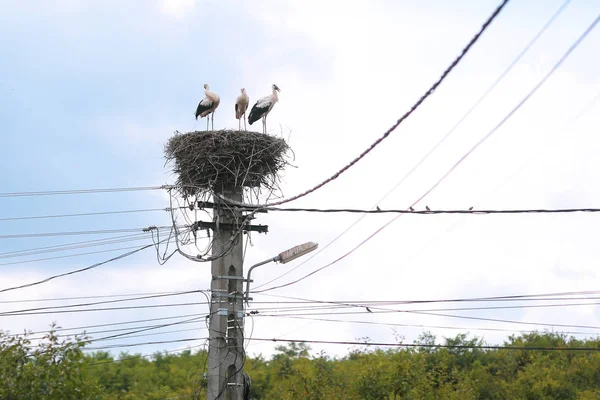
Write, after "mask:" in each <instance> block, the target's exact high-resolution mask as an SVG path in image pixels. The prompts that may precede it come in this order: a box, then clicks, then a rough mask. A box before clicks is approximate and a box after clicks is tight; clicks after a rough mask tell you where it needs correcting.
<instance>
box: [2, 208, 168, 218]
mask: <svg viewBox="0 0 600 400" xmlns="http://www.w3.org/2000/svg"><path fill="white" fill-rule="evenodd" d="M154 211H168V210H167V209H165V208H147V209H141V210H121V211H100V212H88V213H76V214H55V215H29V216H25V217H8V218H0V221H22V220H29V219H49V218H70V217H88V216H96V215H116V214H133V213H144V212H154Z"/></svg>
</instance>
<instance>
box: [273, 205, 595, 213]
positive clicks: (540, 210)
mask: <svg viewBox="0 0 600 400" xmlns="http://www.w3.org/2000/svg"><path fill="white" fill-rule="evenodd" d="M267 210H269V211H292V212H300V211H302V212H314V213H356V214H415V215H437V214H476V215H483V214H566V213H577V212H591V213H596V212H600V208H555V209H549V208H534V209H510V210H490V209H487V210H414V211H411V210H410V209H389V210H382V209H379V210H365V209H356V208H274V207H273V208H271V207H269V208H267Z"/></svg>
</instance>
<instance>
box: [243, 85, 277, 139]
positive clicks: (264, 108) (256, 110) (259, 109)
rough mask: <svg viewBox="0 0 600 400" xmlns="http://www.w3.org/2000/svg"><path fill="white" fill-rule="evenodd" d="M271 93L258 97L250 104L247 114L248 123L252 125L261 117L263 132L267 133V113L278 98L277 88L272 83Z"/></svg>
mask: <svg viewBox="0 0 600 400" xmlns="http://www.w3.org/2000/svg"><path fill="white" fill-rule="evenodd" d="M272 87H273V93H272V94H271V95H269V96H265V97H262V98H260V99H258V101H257V102H256V103H255V104H254V106H252V109H251V110H250V114H249V115H248V123H249V124H250V125H252V124H253V123H254V122H256V121H258V120H259V119H261V118H262V120H263V133H265V134H266V133H267V115H269V113H270V112H271V110H272V109H273V106H275V103H277V101H278V100H279V96H277V92H279V88H278V87H277V85H275V84H274V85H273V86H272Z"/></svg>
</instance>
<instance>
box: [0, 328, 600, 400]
mask: <svg viewBox="0 0 600 400" xmlns="http://www.w3.org/2000/svg"><path fill="white" fill-rule="evenodd" d="M435 343H436V338H435V337H434V336H433V335H431V334H429V333H425V334H423V335H422V336H421V337H420V338H419V339H418V340H417V341H416V344H417V346H416V347H411V348H392V349H385V350H384V349H377V348H372V347H369V346H361V347H356V348H352V349H349V352H348V355H347V356H345V357H343V358H331V357H329V356H327V355H326V354H324V353H321V354H312V353H311V350H310V348H309V347H308V346H306V345H305V344H303V343H289V344H288V345H286V346H280V347H278V348H277V353H276V354H275V355H274V356H273V357H271V358H269V359H265V358H264V357H262V356H258V357H254V358H249V359H248V360H247V361H246V365H245V370H246V373H247V374H248V375H249V376H250V377H251V379H252V391H251V393H252V396H251V398H252V399H264V400H267V399H268V400H271V399H272V400H288V399H289V400H291V399H307V400H312V399H314V400H323V399H332V400H335V399H340V400H341V399H344V400H355V399H356V400H358V399H361V400H383V399H390V400H391V399H411V400H412V399H415V400H417V399H419V400H421V399H423V400H426V399H427V400H428V399H432V400H433V399H449V400H452V399H457V400H458V399H460V400H468V399H499V400H500V399H515V400H517V399H523V400H529V399H561V400H569V399H573V400H592V399H599V398H600V351H594V350H589V349H587V350H580V351H573V350H571V351H565V350H563V351H540V350H535V351H528V350H506V349H502V350H485V349H481V348H477V347H478V346H480V345H482V344H483V342H482V341H481V340H480V339H477V338H475V339H468V338H467V336H466V335H464V334H460V335H458V336H456V337H454V338H444V339H442V340H441V342H437V343H438V344H440V343H441V344H443V345H448V346H452V347H450V348H440V347H431V345H432V344H435ZM31 344H32V343H31V341H30V339H28V338H27V337H23V336H18V337H11V336H9V335H7V334H3V333H1V332H0V398H1V399H9V400H12V399H26V400H27V399H61V400H68V399H108V400H113V399H114V400H116V399H120V400H131V399H155V400H158V399H167V398H173V397H179V398H188V399H203V398H205V397H206V395H205V390H206V381H205V379H204V377H203V372H205V371H206V368H207V363H206V361H207V360H206V352H205V351H204V350H200V351H196V352H192V351H191V350H187V351H183V352H179V353H177V354H167V353H156V354H155V355H154V356H153V357H151V359H148V358H144V357H141V356H139V355H130V354H126V353H123V354H121V355H120V356H119V357H118V360H120V361H115V359H113V357H112V356H111V355H110V354H109V353H107V352H96V353H91V354H84V353H83V351H82V350H83V349H84V346H85V345H86V344H87V342H86V338H85V337H76V338H69V339H66V340H62V341H61V340H59V338H58V337H57V336H56V334H55V333H50V334H48V335H47V336H46V337H45V339H44V340H43V342H42V344H41V345H39V346H38V347H35V350H33V349H32V346H31ZM505 345H506V346H515V347H535V348H541V347H544V348H548V347H561V348H569V349H575V348H583V347H585V348H593V349H596V348H597V349H600V339H586V340H577V339H574V338H569V337H567V336H565V335H561V334H556V333H550V332H544V333H532V334H525V335H521V336H511V337H509V338H508V340H507V341H506V342H505ZM456 346H461V347H456ZM462 346H465V347H462Z"/></svg>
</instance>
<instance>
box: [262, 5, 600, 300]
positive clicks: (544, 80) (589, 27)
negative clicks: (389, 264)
mask: <svg viewBox="0 0 600 400" xmlns="http://www.w3.org/2000/svg"><path fill="white" fill-rule="evenodd" d="M599 21H600V15H598V16H597V17H596V19H595V20H594V21H593V22H592V23H591V24H590V25H589V26H588V27H587V29H586V30H585V31H584V32H583V33H582V34H581V35H580V36H579V37H578V38H577V40H576V41H575V42H574V43H573V44H572V45H571V47H569V49H568V50H567V51H566V52H565V53H564V54H563V55H562V57H561V58H560V59H559V60H558V61H557V62H556V63H555V64H554V66H553V67H552V68H551V69H550V71H549V72H548V73H547V74H546V75H545V76H544V77H543V78H542V79H541V80H540V81H539V82H538V83H537V84H536V85H535V86H534V87H533V88H532V89H531V90H530V91H529V93H527V95H526V96H525V97H524V98H523V99H521V101H520V102H519V103H517V105H516V106H515V107H514V108H513V109H512V110H511V111H510V112H509V113H508V114H507V115H506V116H504V118H502V119H501V120H500V122H499V123H498V124H497V125H496V126H495V127H494V128H492V130H490V131H489V132H488V133H487V134H486V135H485V136H484V137H483V138H481V139H480V140H479V141H478V142H477V143H475V145H473V147H471V148H470V149H469V150H468V151H467V152H466V153H465V154H464V155H463V156H462V157H461V158H460V159H459V160H458V161H456V163H454V165H453V166H452V167H451V168H450V169H449V170H448V171H447V172H446V173H445V174H444V175H443V176H442V177H441V178H440V179H439V180H438V181H437V182H436V183H435V184H434V185H433V186H432V187H431V188H429V189H428V190H427V191H426V192H425V193H424V194H423V195H421V197H419V198H418V199H417V200H416V201H415V202H414V203H413V204H412V205H411V206H415V205H416V204H417V203H419V202H420V201H421V200H423V199H424V198H425V197H427V196H428V195H429V194H430V193H431V192H432V191H433V190H435V189H436V188H437V187H438V186H439V185H440V184H441V183H442V182H443V181H444V180H445V179H446V178H447V177H448V176H449V175H450V174H451V173H452V172H453V171H454V170H455V169H456V168H457V167H458V166H459V165H460V164H461V163H462V162H463V161H464V160H465V159H466V158H467V157H468V156H469V155H470V154H471V153H473V151H475V150H476V149H477V148H478V147H479V146H480V145H481V144H483V143H484V142H485V141H486V140H487V139H489V138H490V137H491V136H492V135H493V134H494V133H495V132H497V131H498V129H500V127H502V126H503V125H504V123H505V122H506V121H508V120H509V119H510V118H511V117H512V116H513V115H514V113H515V112H517V111H518V110H519V109H520V108H521V107H522V106H523V105H524V104H525V103H526V102H527V101H528V100H529V99H530V98H531V96H533V95H534V94H535V93H536V92H537V91H538V89H539V88H540V87H542V86H543V84H544V83H545V82H546V81H547V80H548V78H550V77H551V76H552V74H554V72H556V70H557V69H558V68H559V67H560V66H561V65H562V64H563V62H564V61H565V60H566V59H567V58H568V57H569V55H570V54H571V53H572V52H573V51H574V50H575V49H576V48H577V47H578V46H579V45H580V44H581V42H582V41H583V40H584V39H585V38H586V37H587V35H588V34H589V33H590V32H591V31H592V30H593V29H594V28H595V27H596V25H597V24H598V22H599ZM402 215H403V214H399V215H397V216H396V217H394V218H392V219H391V220H390V221H388V222H386V223H385V224H384V225H383V226H381V227H380V228H379V229H377V230H376V231H375V232H373V233H372V234H371V235H369V236H368V237H367V238H366V239H364V240H363V241H361V242H360V243H359V244H358V245H357V246H355V247H354V248H352V249H351V250H350V251H348V252H347V253H345V254H343V255H342V256H340V257H338V258H337V259H335V260H333V261H332V262H330V263H328V264H326V265H324V266H322V267H320V268H318V269H316V270H314V271H312V272H311V273H309V274H307V275H305V276H303V277H301V278H298V279H296V280H294V281H291V282H288V283H285V284H283V285H277V286H272V287H270V288H266V289H263V290H260V291H257V292H256V293H260V292H266V291H270V290H275V289H281V288H284V287H287V286H290V285H294V284H296V283H298V282H300V281H303V280H304V279H307V278H309V277H310V276H312V275H314V274H316V273H318V272H320V271H322V270H324V269H325V268H328V267H330V266H332V265H334V264H336V263H337V262H339V261H341V260H343V259H344V258H346V257H347V256H349V255H350V254H352V253H354V252H355V251H356V250H357V249H359V248H360V247H362V246H363V245H364V244H365V243H367V242H368V241H369V240H371V239H372V238H373V237H374V236H376V235H377V234H378V233H380V232H381V231H382V230H383V229H385V228H386V227H388V226H389V225H390V224H391V223H393V222H394V221H396V220H397V219H398V218H399V217H401V216H402ZM292 270H293V269H292ZM289 272H291V271H288V273H289Z"/></svg>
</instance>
